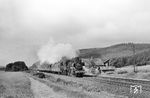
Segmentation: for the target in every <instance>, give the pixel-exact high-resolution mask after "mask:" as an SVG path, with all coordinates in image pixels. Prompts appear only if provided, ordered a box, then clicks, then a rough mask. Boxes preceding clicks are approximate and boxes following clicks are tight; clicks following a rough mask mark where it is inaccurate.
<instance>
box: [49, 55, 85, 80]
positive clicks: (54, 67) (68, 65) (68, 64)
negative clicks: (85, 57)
mask: <svg viewBox="0 0 150 98" xmlns="http://www.w3.org/2000/svg"><path fill="white" fill-rule="evenodd" d="M83 66H84V63H83V62H82V60H81V58H79V57H76V58H73V59H66V58H62V60H60V61H59V62H57V63H55V64H51V65H50V71H52V72H58V74H62V75H68V76H76V77H82V76H83V75H84V73H85V71H84V69H83Z"/></svg>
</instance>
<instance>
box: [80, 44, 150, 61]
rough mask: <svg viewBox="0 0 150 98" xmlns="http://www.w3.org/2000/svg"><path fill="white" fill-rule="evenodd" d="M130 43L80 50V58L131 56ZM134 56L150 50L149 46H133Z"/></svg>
mask: <svg viewBox="0 0 150 98" xmlns="http://www.w3.org/2000/svg"><path fill="white" fill-rule="evenodd" d="M132 46H133V45H132V44H131V43H122V44H117V45H113V46H110V47H105V48H90V49H80V57H82V58H90V57H99V58H101V59H102V60H107V59H112V58H118V57H127V56H132V55H133V48H132ZM134 47H135V54H139V53H142V52H145V51H149V50H150V44H137V43H136V44H134Z"/></svg>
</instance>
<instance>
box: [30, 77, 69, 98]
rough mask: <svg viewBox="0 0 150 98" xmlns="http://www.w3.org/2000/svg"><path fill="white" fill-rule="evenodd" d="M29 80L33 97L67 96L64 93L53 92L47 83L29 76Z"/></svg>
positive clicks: (60, 97)
mask: <svg viewBox="0 0 150 98" xmlns="http://www.w3.org/2000/svg"><path fill="white" fill-rule="evenodd" d="M29 79H30V81H31V89H32V91H33V94H34V97H35V98H67V97H66V96H65V95H60V94H58V93H56V92H54V91H53V90H52V89H51V88H50V87H48V86H47V85H45V84H43V83H41V82H39V81H37V80H35V79H33V78H31V77H30V78H29Z"/></svg>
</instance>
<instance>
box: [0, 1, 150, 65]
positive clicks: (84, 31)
mask: <svg viewBox="0 0 150 98" xmlns="http://www.w3.org/2000/svg"><path fill="white" fill-rule="evenodd" d="M149 5H150V1H149V0H0V45H1V48H0V62H1V63H0V64H1V65H3V64H7V63H8V62H11V61H14V60H25V61H26V62H27V64H29V65H31V64H32V63H33V62H34V61H36V60H37V51H38V49H39V48H40V47H41V45H43V44H45V43H46V42H47V41H48V40H49V38H53V39H54V40H55V41H56V42H57V43H70V44H72V45H73V47H74V48H76V49H79V48H92V47H103V46H108V45H112V44H116V43H122V42H145V43H149V42H150V38H149V37H150V6H149Z"/></svg>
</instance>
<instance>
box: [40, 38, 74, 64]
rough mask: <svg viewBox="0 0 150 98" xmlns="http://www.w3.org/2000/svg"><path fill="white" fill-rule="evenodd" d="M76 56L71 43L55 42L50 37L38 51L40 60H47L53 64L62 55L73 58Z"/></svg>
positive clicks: (42, 61)
mask: <svg viewBox="0 0 150 98" xmlns="http://www.w3.org/2000/svg"><path fill="white" fill-rule="evenodd" d="M76 56H77V53H76V51H75V50H74V49H73V47H72V45H71V44H63V43H58V44H56V43H55V42H54V40H53V39H51V40H50V41H49V42H48V43H47V44H46V45H44V46H42V47H41V49H40V50H39V52H38V57H39V60H40V62H41V63H44V62H47V63H50V64H54V63H55V62H57V61H59V60H61V58H62V57H67V58H73V57H76Z"/></svg>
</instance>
